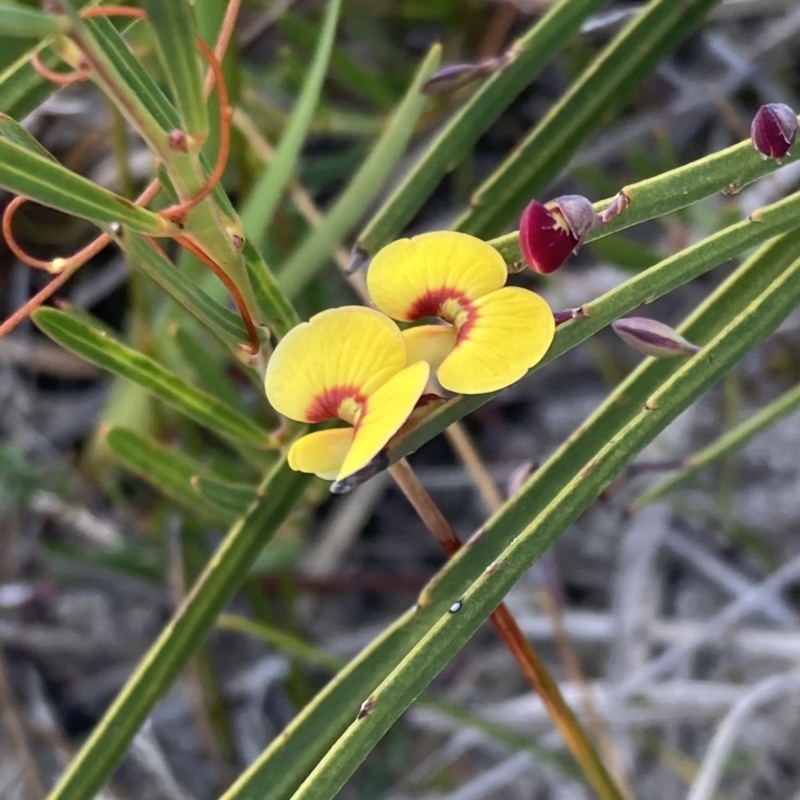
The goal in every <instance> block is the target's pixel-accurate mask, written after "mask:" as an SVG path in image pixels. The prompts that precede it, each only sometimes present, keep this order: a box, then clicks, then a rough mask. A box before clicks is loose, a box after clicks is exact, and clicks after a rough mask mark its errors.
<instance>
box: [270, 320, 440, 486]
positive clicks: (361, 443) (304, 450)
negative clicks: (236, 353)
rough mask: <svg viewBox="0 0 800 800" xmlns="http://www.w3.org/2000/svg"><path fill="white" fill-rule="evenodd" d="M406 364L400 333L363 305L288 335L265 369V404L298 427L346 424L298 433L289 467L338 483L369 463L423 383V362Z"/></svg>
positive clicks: (409, 408)
mask: <svg viewBox="0 0 800 800" xmlns="http://www.w3.org/2000/svg"><path fill="white" fill-rule="evenodd" d="M408 363H409V362H408V360H407V358H406V348H405V343H404V341H403V336H402V334H401V333H400V329H399V328H398V327H397V325H396V324H395V323H394V322H392V320H390V319H389V318H388V317H385V316H384V315H383V314H381V313H379V312H378V311H375V310H374V309H371V308H362V307H360V306H345V307H342V308H332V309H328V310H327V311H322V312H321V313H319V314H316V315H315V316H313V317H312V318H311V319H310V320H309V321H308V322H304V323H301V324H300V325H298V326H297V327H295V328H293V329H292V330H291V331H289V333H287V334H286V336H285V337H284V338H283V339H282V340H281V341H280V342H279V343H278V346H277V347H276V348H275V352H274V353H273V354H272V356H271V357H270V360H269V363H268V364H267V372H266V376H265V379H264V387H265V389H266V393H267V399H268V400H269V402H270V404H271V405H272V407H273V408H274V409H275V410H276V411H277V412H278V413H279V414H283V416H285V417H289V418H290V419H293V420H296V421H298V422H310V423H315V422H324V421H326V420H341V421H343V422H346V423H347V424H348V426H350V427H335V428H328V429H325V430H321V431H314V432H313V433H309V434H306V435H305V436H301V437H300V438H299V439H298V440H297V441H296V442H294V444H292V446H291V448H290V450H289V456H288V459H289V466H290V467H291V468H292V469H294V470H297V471H299V472H313V473H315V474H317V475H319V477H321V478H326V479H328V480H331V479H333V478H335V479H336V480H342V479H343V478H347V477H348V476H350V475H352V474H353V473H354V472H357V471H358V470H360V469H362V468H363V467H364V466H366V465H367V464H369V462H370V461H371V460H372V459H373V458H374V457H375V456H376V455H378V453H380V451H381V450H382V449H383V448H384V447H385V446H386V443H387V442H388V441H389V439H391V438H392V436H393V435H394V434H395V433H396V432H397V431H398V429H399V428H400V427H401V425H402V424H403V423H404V422H405V421H406V419H407V418H408V416H409V414H410V413H411V412H412V411H413V409H414V406H415V405H416V402H417V400H418V399H419V398H420V396H421V395H422V392H423V391H424V389H425V385H426V383H427V382H428V377H429V375H430V367H429V366H428V364H427V363H425V362H423V361H418V362H417V363H411V364H410V366H407V364H408Z"/></svg>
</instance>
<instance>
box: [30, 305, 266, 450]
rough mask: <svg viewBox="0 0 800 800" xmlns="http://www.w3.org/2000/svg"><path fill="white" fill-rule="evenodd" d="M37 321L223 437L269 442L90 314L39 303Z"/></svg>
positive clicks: (57, 337)
mask: <svg viewBox="0 0 800 800" xmlns="http://www.w3.org/2000/svg"><path fill="white" fill-rule="evenodd" d="M32 317H33V321H34V322H35V323H36V325H37V326H38V327H39V328H41V329H42V331H44V333H46V334H47V335H48V336H49V337H50V338H51V339H54V340H55V341H56V342H58V343H59V344H60V345H62V347H66V348H67V349H68V350H71V351H72V352H73V353H77V354H78V355H79V356H81V357H82V358H85V359H86V360H87V361H91V362H92V363H94V364H97V365H98V366H99V367H102V368H103V369H107V370H109V371H110V372H113V373H114V374H116V375H120V376H121V377H123V378H128V379H129V380H132V381H134V383H137V384H138V385H139V386H141V387H143V388H144V389H146V390H147V391H149V392H150V393H151V394H153V395H154V396H155V397H157V398H159V399H160V400H163V401H164V402H165V403H168V404H169V405H171V406H172V407H173V408H175V409H177V410H178V411H180V412H181V413H182V414H185V415H186V416H187V417H189V418H190V419H193V420H194V421H195V422H198V423H200V424H201V425H205V426H206V427H207V428H209V429H210V430H212V431H214V432H215V433H217V434H219V435H220V436H223V437H226V438H229V439H234V440H243V441H246V442H248V443H253V444H257V443H258V442H263V443H264V444H265V445H266V444H267V438H268V436H269V434H268V433H267V432H266V431H264V430H262V429H261V428H259V427H258V425H255V424H254V423H253V422H251V421H250V420H249V419H248V418H247V417H245V416H243V415H242V414H240V413H239V412H238V411H236V410H235V409H232V408H230V407H229V406H227V405H226V404H225V403H223V402H222V401H221V400H218V399H217V398H216V397H213V396H211V395H210V394H207V393H206V392H201V391H200V390H199V389H195V388H194V387H193V386H190V385H189V384H187V383H186V382H185V381H182V380H181V379H180V378H178V377H176V376H175V375H173V374H172V373H171V372H169V371H168V370H166V369H164V367H162V366H161V365H160V364H159V363H157V362H156V361H153V359H151V358H148V357H147V356H144V355H142V354H141V353H139V352H138V351H136V350H134V349H132V348H130V347H127V346H126V345H124V344H122V343H121V342H118V341H116V340H114V339H113V338H112V337H111V336H110V335H109V334H108V332H107V331H106V330H103V329H100V328H97V327H94V326H92V325H89V324H88V323H87V322H86V319H85V315H79V314H77V313H75V312H74V311H59V310H57V309H55V308H39V309H37V310H36V311H35V312H34V313H33V315H32Z"/></svg>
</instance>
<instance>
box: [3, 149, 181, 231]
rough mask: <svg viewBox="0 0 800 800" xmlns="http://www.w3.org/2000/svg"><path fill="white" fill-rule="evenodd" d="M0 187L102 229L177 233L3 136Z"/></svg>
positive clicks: (150, 214) (148, 213)
mask: <svg viewBox="0 0 800 800" xmlns="http://www.w3.org/2000/svg"><path fill="white" fill-rule="evenodd" d="M0 186H3V187H5V188H6V189H8V190H9V191H12V192H14V193H15V194H21V195H25V197H29V198H30V199H31V200H35V201H36V202H37V203H42V205H46V206H50V208H56V209H58V210H59V211H63V212H64V213H66V214H73V215H75V216H76V217H82V218H83V219H88V220H90V221H91V222H94V223H95V224H96V225H99V226H105V227H108V226H109V225H111V224H113V223H119V224H122V225H127V226H128V227H130V228H132V229H133V230H135V231H139V232H140V233H146V234H149V235H151V236H167V235H169V234H170V233H172V232H173V230H174V226H173V225H172V223H170V222H167V220H165V219H164V218H163V217H160V216H158V214H154V213H153V212H152V211H148V210H147V209H144V208H140V207H139V206H136V205H134V204H133V203H132V202H131V201H130V200H126V199H125V198H124V197H120V196H119V195H116V194H114V193H113V192H109V191H108V190H107V189H103V188H102V187H100V186H98V185H97V184H96V183H93V182H92V181H90V180H88V179H87V178H83V177H81V176H80V175H77V174H76V173H74V172H71V171H70V170H68V169H67V168H66V167H63V166H61V164H59V163H58V162H57V161H55V160H54V159H53V158H52V156H51V157H49V158H48V157H45V156H44V155H42V154H41V153H40V152H33V151H32V150H30V149H29V148H28V147H27V146H26V145H24V144H21V143H20V142H19V141H14V140H12V139H9V138H6V137H0Z"/></svg>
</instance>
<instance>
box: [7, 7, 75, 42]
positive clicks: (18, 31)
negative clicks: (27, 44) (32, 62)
mask: <svg viewBox="0 0 800 800" xmlns="http://www.w3.org/2000/svg"><path fill="white" fill-rule="evenodd" d="M0 19H2V20H3V35H4V36H20V37H24V38H34V37H36V38H40V37H42V36H50V35H52V34H55V33H64V32H65V31H66V30H68V29H69V23H68V22H67V21H66V20H65V19H64V18H63V17H60V16H57V15H56V14H45V13H44V12H43V11H39V10H38V9H35V8H30V7H29V6H23V5H20V4H19V3H10V2H7V0H0Z"/></svg>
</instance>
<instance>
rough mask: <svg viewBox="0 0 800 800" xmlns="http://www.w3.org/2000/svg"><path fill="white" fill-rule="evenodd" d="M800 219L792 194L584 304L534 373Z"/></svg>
mask: <svg viewBox="0 0 800 800" xmlns="http://www.w3.org/2000/svg"><path fill="white" fill-rule="evenodd" d="M799 218H800V195H791V196H789V197H787V198H785V199H783V200H781V201H779V202H777V203H774V204H772V205H769V206H765V207H764V208H762V209H759V211H758V212H757V213H756V214H754V215H753V217H752V218H751V219H748V220H743V221H742V222H737V223H736V224H735V225H730V226H728V227H727V228H723V229H722V230H721V231H718V232H717V233H715V234H714V235H712V236H709V237H708V238H706V239H704V240H702V241H701V242H698V243H697V244H695V245H693V246H692V247H688V248H686V250H683V251H682V252H680V253H678V254H677V255H674V256H671V257H670V258H667V259H665V260H664V261H661V262H659V263H658V264H656V265H655V266H653V267H651V268H650V269H648V270H645V271H643V272H640V273H639V274H638V275H636V276H634V277H633V278H631V279H630V280H628V281H625V283H623V284H621V285H620V286H618V287H616V288H615V289H612V290H611V291H610V292H607V293H606V294H605V295H603V296H602V297H600V298H598V299H596V300H594V301H592V302H591V303H586V304H585V305H584V310H585V314H586V316H584V317H583V318H579V319H576V320H573V321H571V322H568V323H566V324H564V325H560V326H559V327H558V329H557V330H556V336H555V340H554V341H553V344H552V346H551V348H550V350H549V351H548V353H547V355H546V356H545V357H544V359H543V360H542V361H541V362H540V363H539V364H537V365H536V366H535V367H534V371H535V370H539V369H541V368H542V367H544V366H546V365H547V364H549V363H550V362H551V361H553V360H554V359H556V358H558V356H560V355H562V354H563V353H565V352H566V351H567V350H571V349H572V348H573V347H575V346H577V345H578V344H580V343H581V342H583V341H585V340H586V339H588V338H589V337H590V336H592V335H594V334H595V333H597V331H599V330H601V329H602V328H604V327H606V325H610V324H611V323H612V322H613V321H614V320H615V319H618V318H619V317H621V316H623V315H624V314H627V313H629V312H630V311H633V309H634V308H636V307H638V306H640V305H642V303H646V302H649V301H651V300H655V299H656V298H658V297H662V296H663V295H664V294H666V293H667V292H670V291H672V290H673V289H675V288H677V287H678V286H681V285H683V284H684V283H687V282H688V281H690V280H693V279H694V278H697V277H698V276H700V275H702V274H703V273H705V272H708V271H709V270H711V269H713V268H714V267H716V266H719V265H720V264H722V263H724V262H725V261H727V260H728V259H729V258H733V257H734V256H736V255H738V254H739V253H742V252H744V251H746V250H748V249H749V248H751V247H754V246H755V245H758V244H761V243H762V242H764V241H766V240H767V239H769V238H771V237H773V236H776V235H778V234H780V233H784V232H786V231H789V230H792V229H793V228H794V227H795V226H796V225H797V220H798V219H799ZM754 220H758V221H754ZM690 340H691V337H690ZM492 397H494V395H493V394H481V395H471V396H468V397H467V396H461V397H456V398H454V399H452V400H449V401H448V402H446V403H444V404H443V405H441V406H439V407H438V408H437V409H436V410H435V411H433V412H432V413H431V414H430V415H428V416H427V417H424V418H423V419H421V420H420V421H419V422H418V423H417V425H416V426H414V427H409V429H408V430H407V432H406V433H405V434H404V435H403V436H402V437H400V438H398V440H397V441H396V443H395V444H394V447H393V450H392V452H391V457H392V459H393V460H395V459H398V458H402V457H403V456H406V455H408V454H409V453H413V452H414V451H415V450H416V449H417V448H419V447H421V446H422V445H423V444H425V442H427V441H429V440H430V439H432V438H433V437H434V436H436V435H437V434H439V433H441V432H442V431H443V430H444V429H445V428H446V427H447V426H448V425H450V424H451V423H453V422H455V421H456V420H458V419H462V418H463V417H465V416H466V415H467V414H470V413H472V412H473V411H475V409H477V408H480V407H481V406H482V405H484V404H485V403H487V402H488V401H489V400H490V399H491V398H492Z"/></svg>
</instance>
